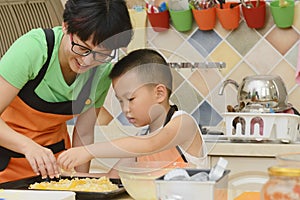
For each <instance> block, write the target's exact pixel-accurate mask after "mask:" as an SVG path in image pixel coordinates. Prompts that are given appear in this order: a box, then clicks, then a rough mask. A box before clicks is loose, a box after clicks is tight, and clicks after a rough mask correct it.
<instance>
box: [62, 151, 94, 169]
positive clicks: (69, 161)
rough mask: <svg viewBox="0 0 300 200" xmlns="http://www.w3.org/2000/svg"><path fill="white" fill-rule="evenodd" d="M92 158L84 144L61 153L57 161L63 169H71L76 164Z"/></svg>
mask: <svg viewBox="0 0 300 200" xmlns="http://www.w3.org/2000/svg"><path fill="white" fill-rule="evenodd" d="M92 158H93V156H92V155H91V154H90V153H89V152H88V151H87V149H86V148H85V147H84V146H82V147H74V148H71V149H68V150H66V151H65V152H63V153H61V154H60V155H59V156H58V158H57V163H58V165H59V166H60V167H61V168H62V169H64V170H66V171H71V170H72V169H74V168H75V167H76V166H79V165H82V164H84V163H87V162H88V161H90V160H91V159H92Z"/></svg>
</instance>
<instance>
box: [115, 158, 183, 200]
mask: <svg viewBox="0 0 300 200" xmlns="http://www.w3.org/2000/svg"><path fill="white" fill-rule="evenodd" d="M183 167H186V164H185V163H173V162H169V161H145V162H128V163H122V164H120V166H119V169H118V171H119V176H120V178H121V181H122V184H123V186H124V188H125V189H126V191H127V193H128V194H129V195H130V196H131V197H132V198H134V199H139V200H149V199H156V189H155V183H154V180H155V179H156V178H158V177H160V176H163V175H165V174H166V173H167V172H169V171H170V170H172V169H174V168H183Z"/></svg>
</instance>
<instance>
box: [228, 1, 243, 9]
mask: <svg viewBox="0 0 300 200" xmlns="http://www.w3.org/2000/svg"><path fill="white" fill-rule="evenodd" d="M240 4H241V3H240V2H238V3H231V4H230V6H229V7H230V8H234V7H236V6H239V5H240Z"/></svg>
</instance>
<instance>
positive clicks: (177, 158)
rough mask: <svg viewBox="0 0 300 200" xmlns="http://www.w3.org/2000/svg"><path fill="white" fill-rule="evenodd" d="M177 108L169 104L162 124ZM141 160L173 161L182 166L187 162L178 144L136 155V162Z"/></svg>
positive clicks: (169, 118) (167, 120) (166, 121)
mask: <svg viewBox="0 0 300 200" xmlns="http://www.w3.org/2000/svg"><path fill="white" fill-rule="evenodd" d="M177 110H178V108H177V106H176V105H172V106H171V108H170V109H169V111H168V114H167V117H166V120H165V122H164V126H165V125H166V124H167V123H168V122H169V121H170V120H171V118H172V115H173V114H174V112H175V111H177ZM143 161H170V163H171V164H172V163H174V162H177V163H183V165H182V166H185V164H186V163H187V160H186V158H185V156H184V155H183V153H182V152H181V150H180V148H179V147H178V146H176V147H173V148H171V149H167V150H164V151H161V152H158V153H154V154H150V155H146V156H139V157H137V162H143Z"/></svg>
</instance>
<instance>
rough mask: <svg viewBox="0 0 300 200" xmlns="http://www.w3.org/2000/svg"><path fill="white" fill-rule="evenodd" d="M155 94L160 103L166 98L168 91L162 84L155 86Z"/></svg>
mask: <svg viewBox="0 0 300 200" xmlns="http://www.w3.org/2000/svg"><path fill="white" fill-rule="evenodd" d="M155 92H156V98H157V101H158V103H161V102H163V101H164V100H165V99H167V98H168V90H167V88H166V86H165V85H163V84H158V85H156V87H155Z"/></svg>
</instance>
